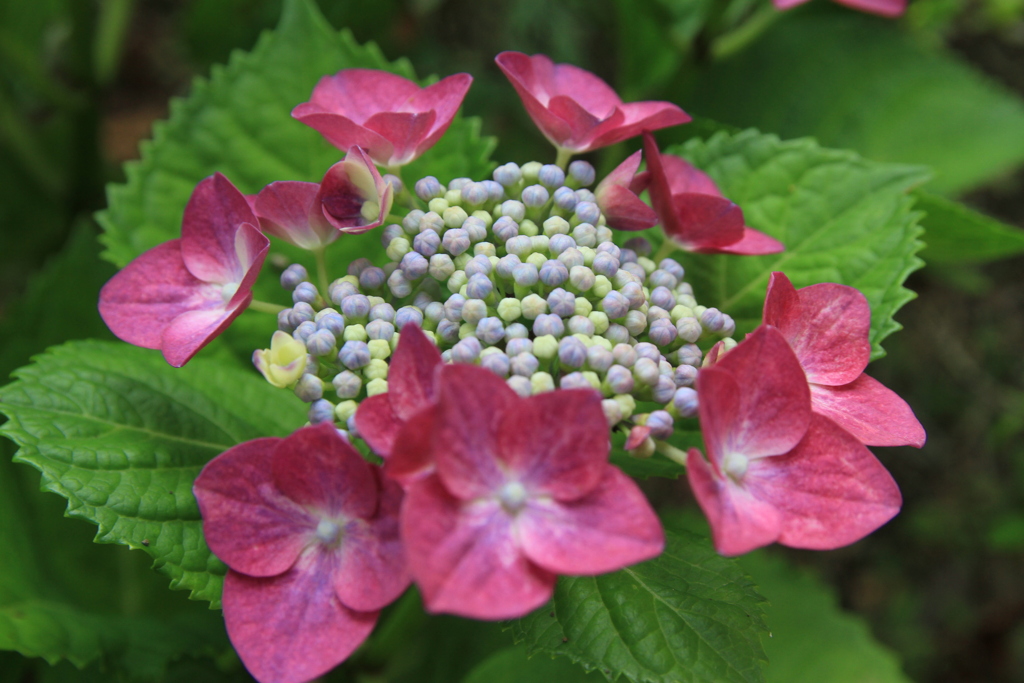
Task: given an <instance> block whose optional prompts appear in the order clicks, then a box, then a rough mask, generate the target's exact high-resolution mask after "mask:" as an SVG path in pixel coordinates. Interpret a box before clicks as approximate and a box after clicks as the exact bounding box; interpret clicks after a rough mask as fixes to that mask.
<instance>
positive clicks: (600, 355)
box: [587, 344, 615, 373]
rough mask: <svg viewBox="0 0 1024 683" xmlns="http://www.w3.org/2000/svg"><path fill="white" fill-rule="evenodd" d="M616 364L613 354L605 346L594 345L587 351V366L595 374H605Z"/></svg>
mask: <svg viewBox="0 0 1024 683" xmlns="http://www.w3.org/2000/svg"><path fill="white" fill-rule="evenodd" d="M614 362H615V357H614V356H613V355H612V352H611V351H609V350H608V349H606V348H604V347H603V346H599V345H597V344H594V345H593V346H591V347H590V348H589V349H587V365H588V366H589V367H590V369H591V370H594V371H595V372H600V373H604V372H607V371H608V368H610V367H611V366H612V364H613V363H614Z"/></svg>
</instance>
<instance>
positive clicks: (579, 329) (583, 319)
mask: <svg viewBox="0 0 1024 683" xmlns="http://www.w3.org/2000/svg"><path fill="white" fill-rule="evenodd" d="M568 327H569V334H584V335H586V336H588V337H591V336H593V335H594V332H596V329H595V327H594V322H593V321H592V320H591V319H590V318H588V317H587V316H585V315H574V316H572V317H571V318H569V323H568Z"/></svg>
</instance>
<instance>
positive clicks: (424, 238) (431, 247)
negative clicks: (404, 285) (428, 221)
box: [402, 230, 441, 279]
mask: <svg viewBox="0 0 1024 683" xmlns="http://www.w3.org/2000/svg"><path fill="white" fill-rule="evenodd" d="M440 247H441V236H440V235H439V234H437V233H436V232H434V231H433V230H427V231H424V232H421V233H420V234H418V235H416V237H414V238H413V239H412V248H413V251H412V252H410V253H415V254H419V255H420V256H425V257H427V258H430V257H431V256H433V255H434V254H436V253H437V250H438V249H439V248H440ZM408 256H409V254H406V255H405V257H403V258H402V261H403V263H404V261H405V258H407V257H408ZM428 266H429V264H428ZM423 272H424V274H425V273H426V270H424V271H423ZM417 277H423V276H422V275H419V276H417ZM414 279H415V278H414Z"/></svg>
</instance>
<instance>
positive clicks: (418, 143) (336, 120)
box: [292, 69, 473, 167]
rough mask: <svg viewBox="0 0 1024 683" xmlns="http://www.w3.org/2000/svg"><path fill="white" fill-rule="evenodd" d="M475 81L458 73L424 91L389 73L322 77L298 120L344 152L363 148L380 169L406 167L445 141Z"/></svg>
mask: <svg viewBox="0 0 1024 683" xmlns="http://www.w3.org/2000/svg"><path fill="white" fill-rule="evenodd" d="M472 82H473V77H472V76H470V75H469V74H455V75H453V76H448V77H447V78H444V79H442V80H440V81H438V82H437V83H435V84H433V85H431V86H429V87H427V88H420V86H418V85H416V84H415V83H413V82H412V81H410V80H408V79H406V78H402V77H401V76H396V75H395V74H392V73H388V72H386V71H376V70H374V69H344V70H342V71H339V72H338V73H336V74H334V75H333V76H324V77H323V78H321V79H320V82H319V83H317V84H316V87H315V88H313V94H312V96H311V97H310V99H309V102H303V103H302V104H300V105H299V106H297V107H295V109H293V110H292V116H293V117H295V118H296V119H298V120H299V121H302V122H303V123H305V124H306V125H307V126H310V127H312V128H314V129H316V130H317V131H319V132H320V134H321V135H323V136H324V137H325V138H327V141H328V142H330V143H331V144H332V145H334V146H335V147H337V148H338V149H341V150H347V149H349V148H350V147H353V146H356V147H362V148H363V149H365V150H367V151H368V152H369V154H370V157H372V158H373V160H374V161H376V162H377V163H378V164H381V165H383V166H388V167H395V166H402V165H405V164H408V163H409V162H411V161H413V160H415V159H417V158H418V157H419V156H420V155H421V154H423V153H424V152H425V151H427V150H428V149H430V147H432V146H433V145H434V143H436V142H437V141H438V140H440V139H441V136H442V135H444V132H445V131H446V130H448V126H449V125H451V122H452V119H453V118H455V113H456V112H457V111H458V109H459V106H460V105H461V104H462V99H463V98H464V97H465V96H466V91H468V90H469V86H470V84H471V83H472Z"/></svg>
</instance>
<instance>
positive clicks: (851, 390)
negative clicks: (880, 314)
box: [764, 273, 925, 448]
mask: <svg viewBox="0 0 1024 683" xmlns="http://www.w3.org/2000/svg"><path fill="white" fill-rule="evenodd" d="M764 322H765V324H767V325H773V326H774V327H777V328H778V329H779V331H780V332H781V333H782V335H783V336H784V337H785V338H786V340H787V341H788V342H789V345H790V346H791V347H792V348H793V351H794V353H796V357H797V359H798V360H799V361H800V365H801V366H802V367H803V369H804V372H805V374H806V376H807V382H808V384H809V385H810V388H811V408H812V409H813V410H814V412H816V413H819V414H821V415H824V416H826V417H828V418H831V419H832V420H833V421H834V422H836V423H837V424H838V425H839V426H840V427H842V428H843V429H845V430H846V431H848V432H849V433H850V434H852V435H853V436H855V437H856V438H857V439H858V440H860V442H861V443H863V444H864V445H866V446H914V447H915V448H920V447H921V446H923V445H924V442H925V433H924V427H922V426H921V423H920V422H918V420H917V418H916V417H914V412H913V410H911V408H910V406H909V405H907V402H906V401H904V400H903V399H902V398H900V397H899V396H898V395H897V394H896V392H894V391H892V390H891V389H888V388H886V387H885V386H883V385H882V383H881V382H879V381H878V380H875V379H872V378H871V377H868V376H867V375H865V374H864V369H865V368H866V367H867V365H868V361H869V360H870V359H871V342H870V341H869V339H868V335H869V334H870V332H871V307H870V306H869V305H868V302H867V299H866V298H864V295H863V294H861V293H860V291H859V290H857V289H855V288H854V287H848V286H846V285H839V284H833V283H822V284H816V285H811V286H809V287H804V288H803V289H795V288H794V287H793V283H792V282H790V280H789V278H788V277H786V275H785V274H784V273H772V275H771V278H770V279H769V280H768V294H767V296H766V297H765V302H764Z"/></svg>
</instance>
